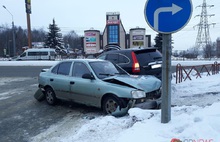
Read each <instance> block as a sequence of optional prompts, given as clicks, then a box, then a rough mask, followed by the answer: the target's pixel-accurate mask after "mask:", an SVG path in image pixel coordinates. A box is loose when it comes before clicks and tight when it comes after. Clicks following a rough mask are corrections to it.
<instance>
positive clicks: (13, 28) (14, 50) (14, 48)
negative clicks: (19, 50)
mask: <svg viewBox="0 0 220 142" xmlns="http://www.w3.org/2000/svg"><path fill="white" fill-rule="evenodd" d="M3 8H4V9H5V10H7V11H8V13H9V14H10V15H11V17H12V36H13V37H12V41H13V52H14V56H15V55H16V46H15V45H16V44H15V27H14V18H13V15H12V14H11V12H10V11H9V10H8V9H7V8H6V7H5V6H4V5H3Z"/></svg>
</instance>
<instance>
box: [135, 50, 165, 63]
mask: <svg viewBox="0 0 220 142" xmlns="http://www.w3.org/2000/svg"><path fill="white" fill-rule="evenodd" d="M135 54H136V57H137V59H138V61H139V63H140V65H141V66H144V65H148V63H150V62H155V61H161V60H162V55H161V53H160V52H159V51H157V50H154V51H152V52H147V51H146V52H144V50H142V52H135Z"/></svg>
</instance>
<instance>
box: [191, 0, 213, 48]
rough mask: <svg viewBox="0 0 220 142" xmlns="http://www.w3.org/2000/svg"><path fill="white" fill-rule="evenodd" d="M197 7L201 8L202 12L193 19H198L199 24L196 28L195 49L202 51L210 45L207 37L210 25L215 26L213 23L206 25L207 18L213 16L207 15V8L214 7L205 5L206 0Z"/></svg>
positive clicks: (209, 39)
mask: <svg viewBox="0 0 220 142" xmlns="http://www.w3.org/2000/svg"><path fill="white" fill-rule="evenodd" d="M197 7H202V12H201V14H200V15H196V16H195V17H198V16H199V17H200V22H199V24H197V25H196V26H197V27H198V34H197V38H196V48H198V49H204V48H206V47H207V46H210V45H211V38H210V35H209V27H210V25H215V23H211V24H209V23H208V17H211V16H214V15H215V14H208V13H207V7H214V5H207V3H206V0H203V3H202V4H201V5H199V6H197Z"/></svg>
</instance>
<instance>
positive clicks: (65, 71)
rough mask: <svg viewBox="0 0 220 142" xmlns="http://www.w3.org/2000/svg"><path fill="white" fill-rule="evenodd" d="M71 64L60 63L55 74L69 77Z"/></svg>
mask: <svg viewBox="0 0 220 142" xmlns="http://www.w3.org/2000/svg"><path fill="white" fill-rule="evenodd" d="M71 63H72V62H62V63H60V64H59V68H58V70H57V74H61V75H69V72H70V67H71Z"/></svg>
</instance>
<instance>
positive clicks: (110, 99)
mask: <svg viewBox="0 0 220 142" xmlns="http://www.w3.org/2000/svg"><path fill="white" fill-rule="evenodd" d="M118 107H119V110H121V108H125V107H126V103H125V101H124V100H122V99H120V98H118V97H116V96H107V97H106V98H105V99H104V100H103V104H102V110H103V112H104V113H105V114H112V113H113V112H115V111H116V109H117V108H118Z"/></svg>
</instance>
